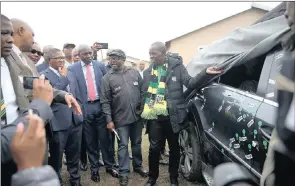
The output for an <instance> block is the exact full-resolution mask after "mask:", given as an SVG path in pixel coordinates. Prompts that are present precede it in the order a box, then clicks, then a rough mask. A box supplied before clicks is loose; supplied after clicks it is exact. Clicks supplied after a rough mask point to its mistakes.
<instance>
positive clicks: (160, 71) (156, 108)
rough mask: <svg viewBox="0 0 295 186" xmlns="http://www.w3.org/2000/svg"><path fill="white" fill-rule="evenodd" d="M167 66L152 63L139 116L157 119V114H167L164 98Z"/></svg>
mask: <svg viewBox="0 0 295 186" xmlns="http://www.w3.org/2000/svg"><path fill="white" fill-rule="evenodd" d="M167 66H168V64H167V63H165V64H164V65H162V66H157V65H153V66H152V72H151V78H150V82H149V87H148V91H147V95H146V98H145V103H144V109H143V112H142V114H141V117H142V118H144V119H147V120H152V119H157V118H158V115H162V116H168V110H167V102H166V100H165V88H166V76H167Z"/></svg>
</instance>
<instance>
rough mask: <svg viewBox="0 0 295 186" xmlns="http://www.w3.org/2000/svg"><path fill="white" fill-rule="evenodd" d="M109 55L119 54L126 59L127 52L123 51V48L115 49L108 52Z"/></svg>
mask: <svg viewBox="0 0 295 186" xmlns="http://www.w3.org/2000/svg"><path fill="white" fill-rule="evenodd" d="M108 56H118V57H122V58H124V59H126V55H125V52H123V50H121V49H113V50H111V51H110V52H109V53H108Z"/></svg>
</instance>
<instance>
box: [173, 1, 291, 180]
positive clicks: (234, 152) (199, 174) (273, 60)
mask: <svg viewBox="0 0 295 186" xmlns="http://www.w3.org/2000/svg"><path fill="white" fill-rule="evenodd" d="M285 9H286V5H285V3H282V4H280V5H279V6H278V7H276V8H274V9H273V10H272V11H270V12H269V13H267V14H266V15H265V16H264V17H262V19H260V20H258V21H257V22H256V23H255V24H253V25H251V26H249V27H247V28H237V29H235V30H234V31H233V32H232V33H231V34H229V35H228V36H226V37H224V38H222V39H220V40H219V41H217V42H214V44H212V45H209V46H208V47H206V48H204V49H203V50H201V51H200V53H199V54H198V55H197V56H195V57H194V58H193V59H192V60H191V62H190V63H189V64H188V65H187V69H188V72H189V74H190V75H191V76H195V75H197V74H198V73H199V72H200V71H202V70H203V69H205V68H207V67H209V66H217V68H219V69H223V70H224V73H223V74H221V75H216V76H215V77H213V78H212V79H211V80H210V81H208V82H205V83H204V84H203V85H202V87H201V88H200V89H198V90H185V94H186V96H187V103H188V104H187V112H188V126H187V128H185V129H184V130H182V131H181V132H180V135H179V143H180V147H181V160H180V172H181V173H182V175H183V176H184V178H186V179H187V180H189V181H192V182H195V181H198V182H202V181H205V182H206V183H207V184H208V185H211V184H212V181H213V180H212V178H213V169H214V168H215V167H216V166H217V165H220V164H222V163H225V162H235V163H239V164H241V165H243V166H244V167H245V168H247V169H248V170H249V172H250V173H251V174H252V175H253V178H254V180H255V182H256V183H257V185H259V179H260V177H261V173H262V169H263V165H264V161H265V158H266V156H267V150H268V146H269V140H270V137H271V133H272V130H273V128H274V126H275V121H276V113H277V108H278V103H277V101H276V96H277V93H276V76H277V75H278V74H279V72H280V68H281V66H282V63H283V62H284V51H283V49H282V47H281V43H280V42H281V40H282V39H283V38H284V37H286V36H287V35H288V34H290V27H289V26H288V24H287V20H286V19H285V16H284V12H285Z"/></svg>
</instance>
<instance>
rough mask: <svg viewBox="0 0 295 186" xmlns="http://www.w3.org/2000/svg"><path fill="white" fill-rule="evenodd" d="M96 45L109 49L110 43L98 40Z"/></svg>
mask: <svg viewBox="0 0 295 186" xmlns="http://www.w3.org/2000/svg"><path fill="white" fill-rule="evenodd" d="M94 46H95V47H97V46H99V49H109V44H108V43H98V42H96V43H95V44H94Z"/></svg>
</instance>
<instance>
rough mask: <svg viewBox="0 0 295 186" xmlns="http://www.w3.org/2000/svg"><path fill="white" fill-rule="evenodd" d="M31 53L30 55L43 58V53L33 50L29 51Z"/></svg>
mask: <svg viewBox="0 0 295 186" xmlns="http://www.w3.org/2000/svg"><path fill="white" fill-rule="evenodd" d="M31 53H32V54H36V53H37V55H38V56H43V52H40V51H37V50H35V49H32V50H31Z"/></svg>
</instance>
